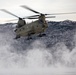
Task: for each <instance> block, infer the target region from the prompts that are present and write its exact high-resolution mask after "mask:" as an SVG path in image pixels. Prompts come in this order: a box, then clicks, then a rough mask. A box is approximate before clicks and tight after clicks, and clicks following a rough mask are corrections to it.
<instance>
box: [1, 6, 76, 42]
mask: <svg viewBox="0 0 76 75" xmlns="http://www.w3.org/2000/svg"><path fill="white" fill-rule="evenodd" d="M21 7H23V8H25V9H28V10H30V11H32V12H34V13H36V14H38V15H32V16H27V17H23V18H21V17H18V16H17V15H15V14H13V13H11V12H9V11H7V10H6V9H1V11H3V12H6V13H8V14H10V15H12V16H15V17H16V18H18V23H17V26H16V29H15V33H16V37H15V39H18V38H20V37H22V36H23V37H25V36H28V38H27V39H28V40H29V39H32V38H31V35H34V34H39V37H42V36H44V35H46V34H43V32H45V30H46V29H47V28H48V23H47V22H46V20H45V18H55V16H47V15H61V14H75V13H76V12H70V13H54V14H43V13H40V12H38V11H35V10H33V9H31V8H29V7H27V6H25V5H22V6H21ZM24 19H37V20H36V21H34V22H31V23H28V24H26V21H25V20H24Z"/></svg>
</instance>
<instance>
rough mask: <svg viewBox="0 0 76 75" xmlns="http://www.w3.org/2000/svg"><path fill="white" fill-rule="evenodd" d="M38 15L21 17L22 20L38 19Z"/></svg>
mask: <svg viewBox="0 0 76 75" xmlns="http://www.w3.org/2000/svg"><path fill="white" fill-rule="evenodd" d="M38 16H39V15H32V16H28V17H23V19H29V18H35V17H38Z"/></svg>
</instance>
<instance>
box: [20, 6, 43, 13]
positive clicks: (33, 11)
mask: <svg viewBox="0 0 76 75" xmlns="http://www.w3.org/2000/svg"><path fill="white" fill-rule="evenodd" d="M21 7H23V8H25V9H28V10H30V11H32V12H34V13H37V14H42V13H40V12H38V11H35V10H33V9H31V8H29V7H27V6H25V5H22V6H21Z"/></svg>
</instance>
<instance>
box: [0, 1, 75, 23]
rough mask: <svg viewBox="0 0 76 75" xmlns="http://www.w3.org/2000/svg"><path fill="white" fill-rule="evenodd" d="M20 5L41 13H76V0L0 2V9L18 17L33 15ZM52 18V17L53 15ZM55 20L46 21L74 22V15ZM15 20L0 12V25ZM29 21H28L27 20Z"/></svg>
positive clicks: (58, 16)
mask: <svg viewBox="0 0 76 75" xmlns="http://www.w3.org/2000/svg"><path fill="white" fill-rule="evenodd" d="M21 5H26V6H28V7H31V8H32V9H34V10H36V11H39V12H41V13H47V14H51V13H67V12H76V9H75V8H76V0H1V1H0V9H7V10H8V11H10V12H12V13H14V14H15V15H17V16H19V17H25V16H30V15H34V14H35V13H33V12H31V11H29V10H27V9H23V8H22V7H20V6H21ZM53 16H54V15H53ZM55 16H56V18H51V19H46V20H53V21H62V20H66V19H69V20H74V21H76V17H75V16H76V14H70V15H69V14H68V15H67V14H66V15H55ZM11 19H16V17H14V16H12V15H9V14H7V13H5V12H2V11H0V23H1V22H4V21H6V20H11ZM27 21H29V20H27Z"/></svg>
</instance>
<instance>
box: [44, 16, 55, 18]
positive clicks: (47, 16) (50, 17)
mask: <svg viewBox="0 0 76 75" xmlns="http://www.w3.org/2000/svg"><path fill="white" fill-rule="evenodd" d="M55 17H56V16H47V17H45V18H55Z"/></svg>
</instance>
